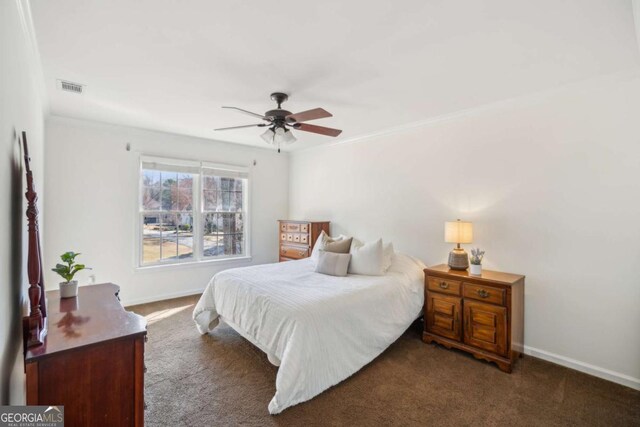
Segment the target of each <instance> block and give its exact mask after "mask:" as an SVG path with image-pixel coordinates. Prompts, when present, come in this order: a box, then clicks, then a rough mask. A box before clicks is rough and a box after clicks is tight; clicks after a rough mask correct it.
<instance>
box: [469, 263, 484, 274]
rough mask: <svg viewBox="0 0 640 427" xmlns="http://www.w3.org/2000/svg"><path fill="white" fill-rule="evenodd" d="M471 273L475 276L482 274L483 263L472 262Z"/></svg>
mask: <svg viewBox="0 0 640 427" xmlns="http://www.w3.org/2000/svg"><path fill="white" fill-rule="evenodd" d="M469 274H473V275H474V276H482V264H471V265H470V266H469Z"/></svg>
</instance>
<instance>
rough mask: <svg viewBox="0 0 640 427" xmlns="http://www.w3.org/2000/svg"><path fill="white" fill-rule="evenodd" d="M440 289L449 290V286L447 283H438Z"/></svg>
mask: <svg viewBox="0 0 640 427" xmlns="http://www.w3.org/2000/svg"><path fill="white" fill-rule="evenodd" d="M440 289H449V284H448V283H447V282H440Z"/></svg>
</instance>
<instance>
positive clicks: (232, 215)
mask: <svg viewBox="0 0 640 427" xmlns="http://www.w3.org/2000/svg"><path fill="white" fill-rule="evenodd" d="M248 179H249V174H248V170H247V169H246V168H241V167H235V166H225V165H214V164H208V163H203V162H188V161H180V160H168V159H152V158H143V159H142V162H141V167H140V218H139V224H140V239H139V243H140V245H139V246H140V251H139V265H141V266H148V265H158V264H175V263H181V262H197V261H206V260H212V259H223V258H234V257H242V256H248V248H247V242H248V241H249V240H248V235H247V234H248V227H247V219H248V217H247V207H248V206H247V205H248V197H247V187H248Z"/></svg>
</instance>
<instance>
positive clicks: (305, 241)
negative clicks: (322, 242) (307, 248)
mask: <svg viewBox="0 0 640 427" xmlns="http://www.w3.org/2000/svg"><path fill="white" fill-rule="evenodd" d="M300 243H303V244H305V245H307V244H309V235H308V234H301V235H300Z"/></svg>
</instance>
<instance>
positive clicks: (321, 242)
mask: <svg viewBox="0 0 640 427" xmlns="http://www.w3.org/2000/svg"><path fill="white" fill-rule="evenodd" d="M343 238H344V236H342V235H340V236H338V237H331V236H329V235H328V234H327V233H325V232H324V230H322V231H321V232H320V235H319V236H318V239H317V240H316V244H315V245H313V250H312V251H311V258H318V252H319V251H320V250H321V249H324V246H325V245H326V244H327V243H332V242H337V241H339V240H342V239H343Z"/></svg>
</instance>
